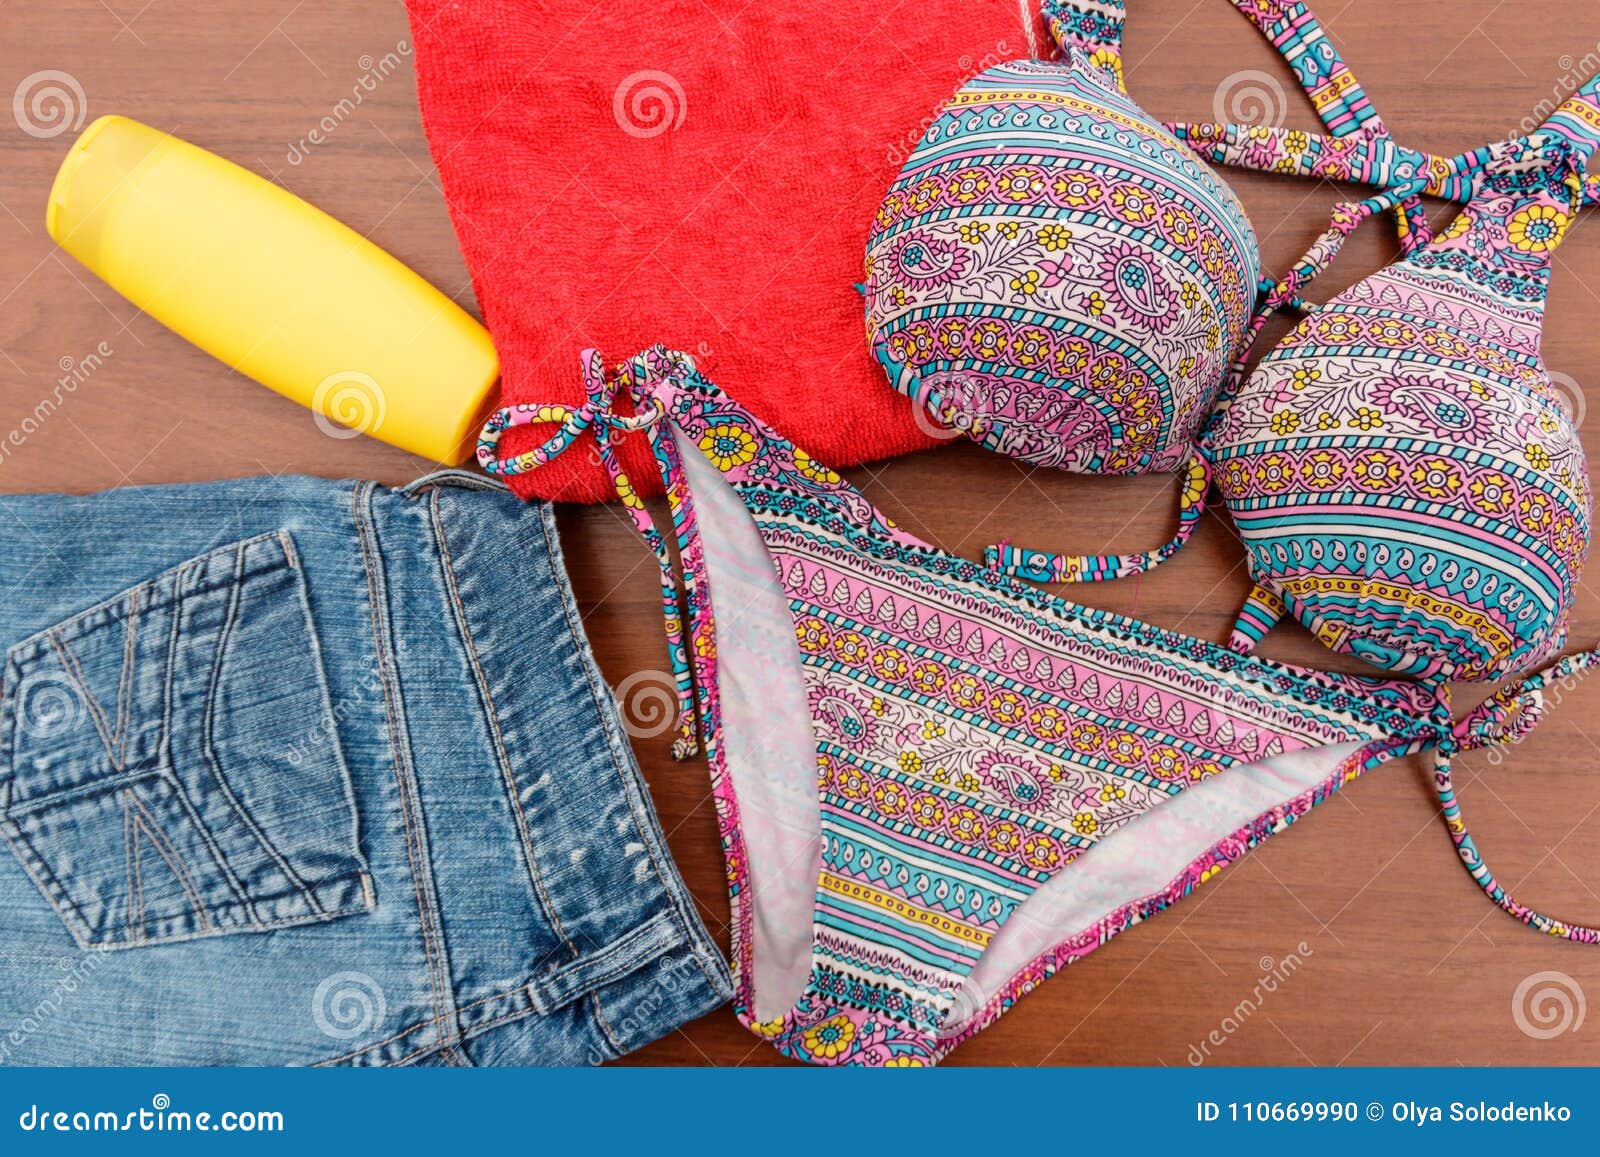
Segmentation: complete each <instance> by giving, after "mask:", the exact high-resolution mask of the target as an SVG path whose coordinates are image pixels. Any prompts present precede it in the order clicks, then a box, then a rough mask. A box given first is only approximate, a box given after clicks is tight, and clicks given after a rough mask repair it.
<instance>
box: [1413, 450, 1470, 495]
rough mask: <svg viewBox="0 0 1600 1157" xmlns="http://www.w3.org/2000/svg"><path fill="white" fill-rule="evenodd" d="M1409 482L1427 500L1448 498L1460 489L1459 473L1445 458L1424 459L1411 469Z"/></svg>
mask: <svg viewBox="0 0 1600 1157" xmlns="http://www.w3.org/2000/svg"><path fill="white" fill-rule="evenodd" d="M1411 481H1412V482H1414V483H1416V485H1417V489H1418V490H1420V491H1422V493H1423V494H1424V495H1425V496H1427V497H1428V498H1449V497H1451V496H1452V495H1454V494H1455V493H1456V492H1457V491H1458V490H1460V489H1461V471H1460V470H1458V469H1457V468H1456V466H1455V465H1454V464H1453V463H1451V462H1450V461H1449V460H1448V459H1445V458H1426V459H1424V460H1423V461H1421V462H1418V463H1417V464H1416V465H1415V466H1413V467H1412V468H1411Z"/></svg>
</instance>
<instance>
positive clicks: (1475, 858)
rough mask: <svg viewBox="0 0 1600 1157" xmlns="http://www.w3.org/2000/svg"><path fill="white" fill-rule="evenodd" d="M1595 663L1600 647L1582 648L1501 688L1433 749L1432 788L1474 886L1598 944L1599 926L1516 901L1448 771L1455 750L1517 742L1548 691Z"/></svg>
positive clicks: (1518, 911)
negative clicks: (1479, 840) (1490, 861)
mask: <svg viewBox="0 0 1600 1157" xmlns="http://www.w3.org/2000/svg"><path fill="white" fill-rule="evenodd" d="M1597 666H1600V651H1585V652H1583V653H1581V654H1577V655H1571V656H1568V657H1567V658H1565V659H1562V660H1561V661H1560V662H1558V663H1556V664H1554V665H1553V666H1550V667H1547V668H1546V669H1545V670H1543V671H1540V672H1539V673H1538V674H1536V675H1532V676H1529V677H1528V678H1527V679H1524V680H1523V681H1522V682H1520V683H1515V684H1512V685H1510V686H1508V687H1505V688H1502V689H1501V690H1500V691H1498V692H1496V693H1495V694H1494V695H1493V696H1491V697H1490V698H1489V699H1486V700H1484V702H1482V703H1480V704H1479V705H1478V706H1477V707H1476V708H1475V709H1474V710H1472V711H1471V712H1469V713H1468V714H1467V716H1466V717H1465V718H1464V719H1462V720H1461V721H1460V722H1459V723H1457V724H1456V725H1455V727H1454V728H1452V729H1451V731H1450V732H1449V734H1448V735H1447V736H1446V737H1445V738H1444V739H1443V740H1442V741H1441V742H1440V743H1439V745H1438V747H1437V748H1435V750H1434V756H1433V781H1434V790H1435V791H1436V792H1437V793H1438V796H1439V803H1440V805H1441V806H1442V807H1443V808H1444V822H1445V827H1446V828H1447V829H1448V830H1449V832H1450V839H1451V841H1452V842H1453V843H1454V844H1455V846H1456V851H1457V853H1458V854H1459V855H1460V856H1461V863H1462V865H1463V866H1464V867H1465V868H1466V869H1467V871H1468V873H1469V874H1471V876H1472V878H1473V879H1474V880H1476V881H1477V884H1478V887H1480V888H1482V889H1483V891H1484V893H1485V894H1486V895H1487V896H1488V897H1489V899H1491V900H1493V901H1494V902H1495V904H1496V905H1498V906H1499V907H1500V908H1501V909H1502V910H1503V911H1505V912H1507V913H1508V914H1510V915H1511V916H1513V917H1515V918H1516V919H1518V920H1520V921H1522V923H1524V924H1527V925H1528V926H1529V927H1532V928H1535V929H1537V930H1539V931H1540V932H1546V933H1548V934H1550V935H1551V936H1559V937H1561V938H1563V939H1565V940H1575V941H1578V942H1579V943H1583V944H1600V928H1591V927H1586V926H1584V925H1581V924H1572V923H1569V922H1567V921H1565V920H1557V919H1555V918H1554V917H1552V916H1548V915H1546V914H1545V913H1543V912H1537V911H1535V910H1533V909H1532V908H1529V907H1527V906H1526V905H1524V904H1520V903H1518V902H1517V900H1516V899H1515V898H1514V897H1513V896H1512V895H1511V894H1510V892H1508V891H1507V890H1506V889H1505V887H1504V886H1503V885H1502V884H1501V883H1500V882H1499V881H1498V880H1497V879H1495V877H1494V873H1493V872H1491V871H1490V870H1489V867H1488V865H1487V864H1485V863H1484V861H1483V855H1482V853H1481V852H1479V851H1478V845H1477V844H1476V843H1475V842H1474V841H1473V838H1472V836H1471V834H1470V833H1469V832H1468V831H1467V825H1466V821H1465V820H1464V819H1462V816H1461V805H1460V803H1459V802H1458V801H1457V800H1456V789H1455V782H1454V779H1453V777H1452V770H1453V763H1454V759H1455V756H1456V755H1457V754H1458V753H1459V752H1463V751H1475V750H1478V749H1480V748H1486V747H1497V746H1501V745H1507V744H1515V743H1518V742H1520V741H1521V740H1522V739H1524V738H1525V737H1526V736H1527V735H1528V733H1529V732H1531V731H1532V730H1533V729H1534V728H1535V727H1537V726H1538V725H1539V722H1540V721H1541V720H1542V719H1543V718H1544V714H1545V710H1546V708H1547V706H1548V701H1549V698H1550V693H1551V691H1552V690H1555V691H1557V692H1559V690H1560V689H1561V688H1562V687H1565V688H1566V689H1568V690H1570V689H1571V686H1572V681H1573V680H1575V679H1576V678H1577V677H1578V676H1579V675H1581V674H1582V672H1584V671H1586V670H1588V669H1590V668H1592V667H1597Z"/></svg>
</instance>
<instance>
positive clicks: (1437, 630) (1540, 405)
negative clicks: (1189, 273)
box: [1174, 78, 1600, 680]
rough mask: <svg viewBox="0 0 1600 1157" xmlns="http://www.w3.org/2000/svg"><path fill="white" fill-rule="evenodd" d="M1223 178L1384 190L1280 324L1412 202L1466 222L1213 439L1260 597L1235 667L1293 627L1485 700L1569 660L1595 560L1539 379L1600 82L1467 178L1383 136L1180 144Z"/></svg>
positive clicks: (1309, 347)
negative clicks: (1551, 662) (1301, 177)
mask: <svg viewBox="0 0 1600 1157" xmlns="http://www.w3.org/2000/svg"><path fill="white" fill-rule="evenodd" d="M1174 129H1175V131H1176V132H1177V133H1178V134H1179V135H1180V136H1183V137H1184V138H1185V139H1188V140H1190V141H1191V142H1194V143H1196V144H1197V146H1198V147H1200V148H1201V149H1202V151H1203V152H1205V153H1206V154H1207V155H1209V156H1210V157H1211V158H1212V159H1214V160H1218V161H1221V162H1223V163H1237V164H1243V165H1246V166H1249V167H1253V168H1265V169H1269V170H1271V171H1279V172H1282V171H1290V172H1297V171H1304V172H1310V173H1314V174H1315V175H1317V176H1319V177H1324V176H1325V177H1336V178H1341V179H1355V180H1362V181H1369V182H1371V183H1373V184H1375V185H1379V186H1384V187H1386V191H1385V192H1384V193H1383V194H1381V195H1380V196H1379V197H1376V198H1372V199H1370V200H1368V201H1365V202H1362V203H1360V204H1358V205H1345V206H1341V207H1340V208H1339V210H1338V211H1337V212H1336V214H1335V220H1334V227H1333V229H1331V230H1330V232H1329V233H1328V234H1326V235H1325V236H1324V237H1323V238H1322V239H1321V240H1320V241H1319V242H1318V244H1317V245H1316V246H1315V247H1313V250H1312V252H1311V253H1310V254H1308V255H1307V259H1306V260H1305V261H1303V262H1302V263H1301V264H1300V265H1299V266H1298V267H1297V268H1296V269H1295V270H1294V271H1292V272H1291V274H1290V275H1289V277H1288V278H1286V279H1285V282H1284V283H1281V284H1280V286H1279V289H1278V291H1277V292H1276V293H1275V294H1274V295H1273V300H1272V301H1270V302H1269V307H1268V310H1267V311H1266V312H1270V310H1271V309H1273V308H1276V307H1278V306H1280V305H1283V304H1286V303H1287V302H1288V301H1289V299H1290V298H1291V297H1295V296H1297V295H1298V291H1299V289H1301V288H1303V287H1304V285H1305V284H1306V283H1307V282H1309V281H1310V280H1311V279H1312V278H1314V277H1315V276H1316V275H1317V273H1319V272H1320V271H1321V269H1322V268H1324V267H1325V266H1326V265H1327V264H1328V262H1330V261H1331V260H1332V259H1333V257H1334V256H1335V255H1336V254H1337V252H1338V249H1339V247H1340V245H1341V244H1342V242H1343V240H1344V238H1345V237H1347V236H1348V235H1349V234H1350V233H1351V232H1353V231H1354V229H1355V228H1356V227H1357V226H1358V225H1359V224H1360V222H1361V221H1363V220H1365V218H1366V217H1368V216H1370V215H1372V214H1373V213H1375V212H1378V211H1381V210H1383V209H1386V208H1390V207H1394V206H1395V205H1397V204H1399V203H1401V202H1404V201H1408V200H1409V201H1414V200H1415V196H1416V194H1417V193H1418V192H1427V193H1430V194H1436V195H1445V196H1460V197H1461V199H1463V200H1465V201H1466V207H1465V209H1464V210H1463V211H1462V213H1461V214H1460V215H1459V216H1458V217H1456V218H1455V220H1454V221H1452V222H1451V224H1450V225H1449V226H1448V227H1447V228H1446V229H1444V230H1443V231H1442V232H1440V233H1439V235H1438V236H1437V237H1433V236H1431V235H1430V234H1429V232H1428V231H1427V228H1426V221H1425V219H1421V220H1420V224H1419V225H1418V226H1417V227H1416V228H1413V229H1412V231H1411V233H1410V236H1409V238H1408V241H1409V243H1408V245H1407V246H1406V252H1405V253H1404V255H1403V256H1402V258H1401V260H1400V261H1399V262H1397V263H1396V264H1395V265H1393V266H1391V267H1389V268H1387V269H1385V270H1382V271H1380V272H1379V273H1377V274H1375V275H1373V276H1372V277H1370V278H1368V279H1366V280H1365V281H1363V282H1361V283H1359V284H1358V285H1356V286H1354V287H1353V288H1351V289H1349V290H1347V291H1346V292H1344V293H1342V294H1340V295H1339V296H1338V297H1336V298H1335V299H1334V300H1332V301H1330V302H1329V303H1328V304H1326V305H1324V306H1320V307H1317V308H1316V309H1315V310H1313V311H1312V312H1311V313H1310V315H1309V316H1308V317H1307V318H1306V319H1305V320H1304V321H1303V322H1302V323H1301V324H1300V326H1299V327H1298V328H1297V329H1296V330H1295V331H1294V332H1293V333H1292V334H1291V335H1290V336H1289V337H1288V338H1287V339H1285V340H1284V342H1283V343H1282V344H1281V345H1280V346H1279V347H1278V348H1277V349H1276V350H1274V351H1273V352H1272V353H1270V354H1269V355H1268V356H1267V357H1266V358H1265V359H1263V361H1262V363H1261V365H1260V366H1259V367H1258V368H1257V370H1256V371H1255V373H1254V374H1252V375H1251V376H1250V377H1249V379H1248V380H1247V381H1246V382H1245V383H1244V384H1243V385H1242V387H1241V388H1240V389H1239V390H1238V392H1237V395H1236V396H1235V397H1234V398H1233V399H1232V400H1231V401H1230V402H1228V403H1227V404H1226V405H1225V406H1223V407H1222V408H1221V409H1220V410H1219V412H1218V416H1217V418H1216V419H1215V423H1214V426H1213V428H1212V430H1211V431H1210V432H1209V435H1208V436H1209V438H1210V439H1212V440H1213V441H1214V443H1215V448H1216V457H1217V464H1218V472H1219V474H1220V483H1221V489H1222V492H1223V495H1224V498H1225V500H1226V501H1227V503H1228V507H1229V510H1230V512H1231V513H1232V515H1233V517H1234V521H1235V523H1236V525H1237V526H1238V529H1239V532H1240V535H1241V537H1242V538H1243V540H1244V542H1245V545H1246V548H1247V551H1248V554H1249V561H1250V566H1251V572H1252V576H1253V578H1254V579H1255V582H1256V589H1255V591H1254V592H1253V594H1252V596H1251V598H1250V600H1249V602H1248V603H1247V606H1246V608H1245V611H1244V612H1243V614H1242V615H1241V617H1240V620H1239V623H1238V626H1237V627H1236V630H1235V633H1234V637H1233V645H1234V647H1235V649H1238V650H1248V649H1249V648H1251V647H1253V646H1254V644H1255V643H1256V642H1257V641H1259V639H1260V638H1261V636H1262V635H1263V634H1264V633H1265V632H1266V631H1267V630H1269V629H1270V628H1271V626H1272V624H1273V623H1274V622H1275V621H1276V620H1277V619H1278V618H1279V617H1280V616H1281V615H1283V614H1285V613H1292V614H1294V616H1295V617H1296V618H1297V619H1299V620H1300V621H1301V622H1302V623H1304V624H1305V625H1306V626H1307V627H1308V628H1309V629H1310V630H1311V631H1313V633H1315V634H1316V635H1317V637H1318V638H1319V639H1321V640H1322V641H1323V642H1324V643H1325V644H1326V645H1328V646H1330V647H1332V648H1333V649H1334V650H1337V651H1341V652H1344V653H1348V654H1353V655H1357V656H1360V657H1362V658H1364V659H1366V660H1368V661H1370V662H1372V663H1374V664H1376V665H1378V666H1380V667H1383V668H1385V669H1387V670H1390V671H1393V672H1396V673H1402V674H1411V675H1416V676H1424V677H1425V676H1434V675H1438V676H1441V677H1444V678H1450V679H1462V680H1485V679H1498V678H1502V677H1504V676H1507V675H1511V674H1516V673H1518V672H1521V671H1524V670H1526V669H1528V668H1529V667H1531V666H1533V665H1535V664H1536V663H1539V662H1541V661H1543V660H1545V659H1548V658H1549V657H1550V656H1552V655H1554V654H1555V653H1557V652H1558V651H1559V650H1560V649H1561V648H1562V646H1563V645H1564V644H1565V641H1566V634H1567V620H1568V614H1569V612H1570V609H1571V606H1572V601H1573V597H1574V593H1575V587H1576V584H1577V581H1578V577H1579V574H1580V573H1581V571H1582V568H1583V565H1584V562H1585V559H1586V558H1587V555H1588V548H1589V537H1590V492H1589V476H1588V467H1587V463H1586V461H1585V458H1584V454H1583V449H1582V446H1581V444H1580V442H1579V439H1578V436H1577V432H1576V430H1575V429H1574V428H1573V425H1572V422H1571V420H1570V418H1569V416H1568V414H1567V412H1566V410H1565V408H1564V406H1563V404H1562V398H1561V394H1560V391H1559V389H1558V388H1557V386H1556V385H1555V384H1554V383H1553V381H1552V379H1551V376H1550V373H1549V370H1548V369H1547V367H1546V366H1545V364H1544V361H1543V359H1542V357H1541V356H1540V337H1541V327H1542V321H1543V310H1544V302H1545V297H1546V290H1547V287H1548V284H1549V277H1550V270H1551V261H1552V254H1553V251H1554V249H1555V248H1556V246H1557V245H1559V244H1560V242H1561V240H1562V238H1563V237H1564V236H1565V234H1566V232H1567V229H1568V228H1569V227H1570V225H1571V223H1572V221H1573V220H1574V218H1575V217H1576V215H1577V213H1578V211H1579V209H1580V208H1581V207H1582V205H1583V204H1584V203H1585V202H1586V201H1587V202H1592V201H1593V200H1595V199H1596V191H1597V186H1596V183H1595V181H1594V179H1593V178H1591V177H1588V176H1587V175H1586V174H1585V172H1584V165H1585V163H1586V162H1587V160H1588V157H1589V156H1590V154H1591V153H1592V151H1593V150H1594V148H1595V146H1596V144H1597V143H1600V78H1597V79H1596V80H1595V81H1592V82H1591V83H1590V84H1589V85H1587V86H1585V87H1584V88H1583V89H1581V90H1580V91H1579V92H1578V93H1577V94H1575V95H1574V96H1573V97H1572V98H1571V100H1569V101H1568V102H1567V103H1566V104H1565V105H1563V106H1562V107H1561V108H1560V109H1558V110H1557V112H1556V113H1555V115H1554V116H1553V117H1552V118H1551V120H1550V121H1549V122H1547V123H1546V124H1545V125H1543V126H1541V128H1540V129H1539V130H1538V131H1537V132H1535V133H1534V134H1532V135H1530V136H1528V137H1525V138H1522V139H1519V140H1513V141H1510V142H1505V143H1501V144H1497V145H1493V146H1488V147H1486V148H1483V149H1479V150H1476V151H1475V152H1472V153H1468V154H1464V155H1462V156H1461V157H1458V158H1454V159H1449V160H1445V159H1441V158H1437V157H1432V156H1430V155H1428V154H1422V153H1416V152H1414V151H1411V150H1406V149H1403V148H1400V147H1399V146H1395V145H1393V143H1392V141H1387V140H1384V139H1381V138H1377V137H1370V138H1368V139H1366V140H1364V141H1361V142H1357V145H1356V147H1354V148H1352V147H1349V145H1345V146H1342V147H1339V146H1331V143H1330V142H1329V141H1328V140H1326V139H1325V138H1313V137H1311V136H1310V135H1309V134H1304V133H1300V134H1296V133H1294V132H1292V131H1290V132H1288V133H1282V132H1270V133H1263V132H1260V131H1258V130H1252V129H1248V128H1241V127H1237V126H1233V127H1224V126H1174Z"/></svg>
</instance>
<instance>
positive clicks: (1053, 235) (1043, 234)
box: [1039, 225, 1072, 253]
mask: <svg viewBox="0 0 1600 1157" xmlns="http://www.w3.org/2000/svg"><path fill="white" fill-rule="evenodd" d="M1039 244H1040V245H1043V246H1044V247H1045V248H1046V249H1048V250H1049V251H1050V252H1051V253H1059V252H1061V250H1063V249H1065V248H1066V247H1067V246H1068V245H1071V244H1072V230H1070V229H1068V228H1067V227H1066V226H1065V225H1046V226H1044V228H1042V229H1040V230H1039Z"/></svg>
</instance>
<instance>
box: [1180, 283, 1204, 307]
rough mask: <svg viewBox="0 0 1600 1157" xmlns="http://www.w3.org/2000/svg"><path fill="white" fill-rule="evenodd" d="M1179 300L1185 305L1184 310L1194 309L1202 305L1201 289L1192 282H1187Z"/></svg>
mask: <svg viewBox="0 0 1600 1157" xmlns="http://www.w3.org/2000/svg"><path fill="white" fill-rule="evenodd" d="M1178 300H1179V301H1181V302H1182V303H1183V308H1184V309H1193V308H1194V307H1195V306H1197V305H1199V304H1200V287H1199V286H1198V285H1196V284H1195V283H1194V282H1192V281H1185V282H1184V283H1183V289H1182V290H1181V291H1180V292H1179V294H1178Z"/></svg>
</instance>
